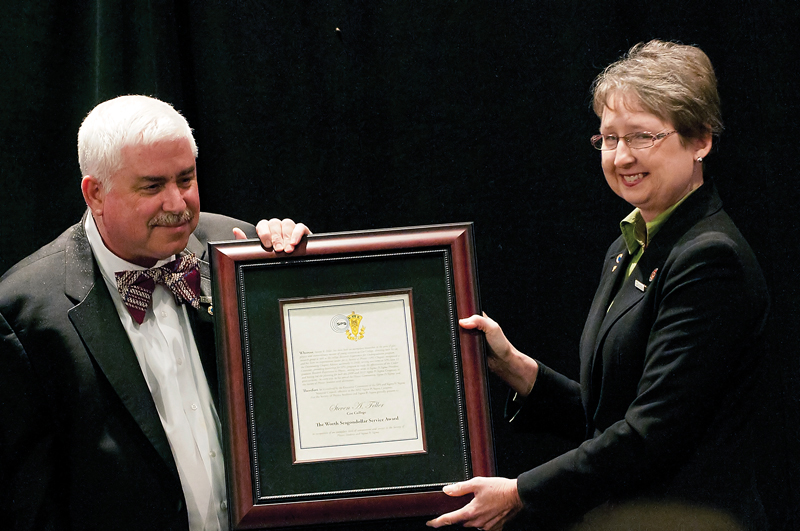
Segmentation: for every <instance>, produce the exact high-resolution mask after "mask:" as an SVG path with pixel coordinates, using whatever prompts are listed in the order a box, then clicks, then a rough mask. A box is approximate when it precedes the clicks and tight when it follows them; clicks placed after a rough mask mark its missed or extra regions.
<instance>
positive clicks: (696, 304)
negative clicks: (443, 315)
mask: <svg viewBox="0 0 800 531" xmlns="http://www.w3.org/2000/svg"><path fill="white" fill-rule="evenodd" d="M593 93H594V110H595V112H596V113H597V115H598V117H600V134H599V135H595V136H594V137H593V138H592V144H593V145H594V147H596V148H597V149H599V150H601V157H602V167H603V173H604V175H605V178H606V181H607V182H608V185H609V186H610V187H611V189H612V190H613V191H614V193H616V194H617V195H619V196H620V197H622V198H623V199H625V200H626V201H627V202H628V203H630V204H631V205H632V206H634V207H635V209H634V211H633V212H632V213H631V214H630V215H629V216H628V217H626V218H625V220H623V222H622V223H621V228H622V233H623V235H622V236H621V237H620V238H619V239H618V240H617V241H615V242H614V243H613V244H612V245H611V247H610V248H609V250H608V253H607V255H606V259H605V262H604V264H603V269H602V276H601V280H600V287H599V288H598V290H597V293H596V295H595V298H594V301H593V303H592V307H591V310H590V313H589V317H588V319H587V321H586V325H585V327H584V331H583V336H582V338H581V345H580V359H581V370H580V383H577V382H574V381H571V380H569V379H568V378H566V377H564V376H562V375H560V374H558V373H555V372H554V371H552V370H551V369H549V368H547V367H546V366H545V365H543V364H542V363H540V362H537V361H535V360H534V359H533V358H530V357H528V356H526V355H525V354H522V353H521V352H520V351H518V350H517V349H516V348H514V347H513V346H512V345H511V343H510V342H509V341H508V340H507V339H506V338H505V336H504V334H503V332H502V330H501V329H500V327H499V326H498V325H497V323H495V322H494V321H492V320H491V319H489V318H488V317H486V316H477V315H474V316H472V317H469V318H467V319H463V320H462V321H461V326H463V327H464V328H470V329H473V328H475V329H479V330H481V331H483V332H484V333H485V334H486V339H487V342H488V344H489V347H490V351H491V353H490V356H489V359H488V362H489V367H490V369H491V370H493V371H494V372H495V373H497V374H498V375H500V376H501V377H502V378H503V379H504V380H505V381H506V382H507V383H508V384H509V385H510V387H511V388H512V389H513V390H514V391H515V392H516V396H515V397H514V399H513V404H512V405H513V406H514V408H515V409H514V411H513V415H511V422H512V423H514V424H517V425H520V426H523V427H524V426H536V427H537V428H541V427H550V426H551V425H552V427H553V428H555V429H559V430H561V431H562V432H563V431H569V430H570V429H571V430H572V431H573V432H578V433H580V436H581V437H580V439H581V440H583V442H582V443H581V444H580V446H578V447H577V448H575V449H574V450H572V451H569V452H567V453H565V454H563V455H561V456H559V457H557V458H556V459H553V460H552V461H550V462H547V463H545V464H543V465H541V466H539V467H536V468H534V469H533V470H530V471H527V472H525V473H523V474H521V475H520V476H519V477H518V478H517V479H515V480H510V479H505V478H474V479H472V480H469V481H466V482H463V483H459V484H456V485H450V486H448V487H446V488H445V492H446V493H447V494H450V495H453V496H461V495H464V494H468V493H472V494H474V496H475V498H474V499H473V500H472V501H471V502H470V503H469V504H467V505H466V506H465V507H464V508H462V509H460V510H458V511H455V512H452V513H448V514H446V515H443V516H440V517H439V518H437V519H435V520H432V521H431V522H429V525H431V526H433V527H439V526H441V525H447V524H453V523H461V524H463V525H464V526H466V527H479V528H483V529H487V530H498V529H502V527H503V525H504V524H505V523H506V522H508V521H509V520H511V519H512V518H514V517H515V515H516V514H517V513H518V512H519V511H523V514H524V516H525V517H527V518H528V519H529V521H530V522H531V524H532V527H533V528H544V529H551V528H559V526H562V525H564V524H566V523H569V522H570V521H571V520H574V519H576V518H580V516H581V515H583V514H585V513H586V512H588V511H589V510H591V509H592V508H594V507H597V506H599V505H604V508H606V509H608V508H611V507H618V506H619V505H620V504H628V503H633V502H634V501H635V502H637V503H640V504H647V503H649V504H651V505H650V506H651V507H652V504H653V503H656V504H663V505H667V504H668V505H669V507H679V508H680V507H685V508H688V507H693V508H695V509H702V510H709V511H714V512H715V513H716V514H719V515H722V516H723V517H724V518H726V519H729V520H728V521H732V520H737V521H738V525H742V526H746V527H748V528H752V529H763V528H764V527H765V526H766V524H765V520H764V518H765V517H764V513H763V508H762V506H761V504H760V500H759V497H758V492H757V490H756V488H755V479H754V473H753V467H752V464H751V463H750V461H749V459H748V455H749V453H750V452H751V451H752V448H751V447H749V446H748V445H749V441H750V437H751V433H750V430H751V426H750V423H751V420H752V417H751V411H752V408H753V403H754V401H753V400H752V396H751V395H752V393H754V392H755V390H754V385H755V378H756V374H757V370H756V369H757V366H758V363H759V355H760V351H759V341H760V338H761V335H762V331H763V328H764V323H765V320H766V315H767V310H768V305H769V303H768V295H767V292H766V284H765V281H764V278H763V275H762V273H761V269H760V267H759V265H758V263H757V262H756V259H755V256H754V254H753V252H752V250H751V249H750V247H749V246H748V244H747V242H746V241H745V240H744V238H743V237H742V235H741V234H740V233H739V231H738V230H737V229H736V227H735V226H734V224H733V222H732V221H731V220H730V218H729V217H728V215H727V214H726V213H725V212H724V211H723V210H722V204H721V202H720V199H719V196H718V195H717V192H716V189H715V187H714V184H713V182H711V181H710V180H706V179H704V176H703V159H704V158H705V157H706V156H707V155H708V154H709V152H710V151H711V146H712V139H713V137H714V136H715V135H717V134H719V133H720V132H721V130H722V123H721V120H720V112H719V97H718V94H717V88H716V78H715V76H714V72H713V69H712V67H711V63H710V61H709V60H708V57H707V56H706V55H705V54H704V53H703V52H702V51H701V50H699V49H698V48H696V47H692V46H684V45H679V44H674V43H668V42H661V41H652V42H649V43H647V44H639V45H636V46H634V47H633V48H632V49H631V50H630V51H629V52H628V54H627V55H626V56H624V57H623V58H622V59H620V60H619V61H617V62H616V63H614V64H612V65H611V66H609V67H608V68H607V69H606V70H605V71H604V72H603V73H602V74H600V76H598V78H597V80H596V81H595V84H594V86H593ZM642 506H644V505H642ZM687 510H688V509H687Z"/></svg>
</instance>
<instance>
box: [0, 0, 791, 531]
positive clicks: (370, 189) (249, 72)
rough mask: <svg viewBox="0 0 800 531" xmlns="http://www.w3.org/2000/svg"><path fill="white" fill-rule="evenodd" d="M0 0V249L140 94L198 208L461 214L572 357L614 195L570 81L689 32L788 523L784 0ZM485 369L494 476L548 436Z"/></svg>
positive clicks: (50, 229)
mask: <svg viewBox="0 0 800 531" xmlns="http://www.w3.org/2000/svg"><path fill="white" fill-rule="evenodd" d="M3 4H4V6H3V9H2V10H0V30H1V31H2V35H3V44H2V46H0V73H1V74H2V81H0V102H1V103H2V105H0V134H2V138H1V140H2V141H0V180H1V184H2V187H0V190H2V191H0V204H2V209H3V210H2V212H3V214H2V222H1V223H0V249H2V250H1V251H0V253H2V255H0V271H4V270H5V269H7V268H8V267H10V266H11V265H13V263H15V262H16V261H18V260H19V259H21V258H23V257H24V256H26V255H27V254H29V253H31V252H32V251H34V250H35V249H36V248H38V247H39V246H41V245H43V244H44V243H46V242H48V241H50V240H51V239H52V238H53V237H55V236H56V235H57V234H59V233H60V232H61V231H63V230H64V229H65V228H67V227H68V226H69V225H71V224H73V223H75V222H76V221H77V220H78V219H79V217H80V215H81V214H82V212H83V209H84V205H83V201H82V198H81V195H80V191H79V180H80V172H79V169H78V164H77V156H76V149H75V144H76V135H77V130H78V127H79V125H80V122H81V120H82V118H83V117H84V116H85V115H86V113H88V111H89V110H90V109H91V108H92V107H93V106H94V105H95V104H96V103H99V102H100V101H103V100H106V99H108V98H111V97H114V96H117V95H120V94H128V93H142V94H148V95H152V96H156V97H158V98H161V99H163V100H166V101H169V102H171V103H173V104H174V105H175V107H176V108H177V109H179V110H180V111H181V112H182V113H183V114H184V115H185V116H186V117H187V118H188V120H189V123H190V124H191V125H192V127H193V128H194V129H195V132H196V139H197V142H198V146H199V149H200V156H199V159H198V167H199V178H200V187H201V202H202V206H203V209H204V210H207V211H213V212H219V213H223V214H228V215H233V216H236V217H240V218H242V219H246V220H250V221H256V220H258V219H260V218H262V217H271V216H279V217H292V218H294V219H295V220H300V221H303V222H305V223H307V224H308V225H309V226H310V227H311V228H312V230H314V231H315V232H325V231H341V230H351V229H369V228H380V227H391V226H406V225H421V224H430V223H445V222H460V221H474V222H475V227H476V240H477V253H478V265H479V274H480V278H481V292H482V301H483V306H484V309H485V310H486V311H487V312H488V313H489V314H490V315H491V316H493V317H494V318H496V319H497V320H498V321H499V322H500V323H501V324H502V325H503V327H504V330H505V331H506V333H507V335H508V336H509V338H510V339H511V340H512V341H513V342H514V343H515V345H516V346H518V347H519V348H520V349H521V350H523V351H524V352H527V353H530V354H532V355H535V356H537V357H539V358H540V359H542V360H543V361H544V362H545V363H547V364H548V365H550V366H552V367H554V368H556V369H559V370H561V371H563V372H565V373H566V374H568V375H571V376H573V377H576V376H577V369H578V358H577V345H578V339H579V337H580V332H581V328H582V324H583V320H584V318H585V316H586V313H587V310H588V307H589V303H590V301H591V297H592V295H593V293H594V289H595V287H596V284H597V281H598V278H599V273H600V262H601V260H602V256H603V252H604V251H605V249H606V247H607V245H608V244H609V243H610V242H611V241H612V240H613V239H614V238H615V237H616V236H617V234H618V227H617V224H618V220H619V219H620V218H621V217H622V216H624V215H625V214H627V213H628V211H629V210H630V207H629V206H628V205H626V204H625V203H624V202H622V201H621V200H620V199H618V198H616V196H614V195H613V194H612V193H611V192H610V191H609V190H608V188H607V186H606V184H605V182H604V180H603V177H602V173H601V171H600V167H599V159H600V157H599V154H598V153H597V152H595V151H594V150H593V149H592V148H591V146H590V145H589V142H588V138H589V136H591V135H592V134H594V133H595V132H596V130H597V126H598V120H597V118H596V117H595V116H594V114H593V113H592V111H591V109H590V94H589V86H590V84H591V82H592V80H593V79H594V77H595V76H596V75H597V74H598V73H599V71H600V70H601V69H602V68H603V67H605V66H606V65H607V64H609V63H610V62H612V61H613V60H615V59H617V58H618V57H619V56H620V55H621V54H622V53H623V52H624V51H626V50H627V49H628V48H629V47H630V46H631V45H633V44H635V43H636V42H639V41H642V40H649V39H651V38H661V39H667V40H678V41H681V42H683V43H686V44H697V45H699V46H700V47H701V48H702V49H703V50H704V51H706V53H708V55H709V56H710V57H711V60H712V62H713V64H714V65H715V68H716V71H717V75H718V78H719V84H720V93H721V96H722V101H723V119H724V121H725V125H726V131H725V132H724V133H723V135H722V137H721V138H720V140H719V142H718V143H717V146H716V148H715V150H714V151H713V152H712V154H711V155H710V156H709V157H708V158H707V166H706V175H710V176H713V177H714V178H715V179H716V182H717V185H718V187H719V189H720V193H721V195H722V197H723V200H724V201H725V205H726V209H727V211H728V212H729V213H730V214H731V216H732V217H733V218H734V220H735V221H736V222H737V224H738V225H739V227H740V229H741V230H742V232H743V233H744V234H745V236H746V237H747V239H748V240H749V242H750V243H751V245H752V246H753V248H754V249H755V251H756V254H757V255H758V257H759V260H760V262H761V265H762V267H763V268H764V271H765V275H766V277H767V280H768V283H769V287H770V290H771V295H772V298H773V305H772V313H771V316H772V317H771V322H770V334H769V337H770V349H769V353H767V352H765V353H764V356H765V360H766V363H767V364H768V366H769V369H770V382H769V384H770V385H769V391H770V392H769V396H768V397H766V398H765V401H764V420H765V426H766V431H765V433H764V447H762V448H759V449H758V450H757V452H758V453H759V459H760V461H761V462H762V464H763V470H764V475H763V478H762V481H763V483H762V485H761V486H762V488H763V489H764V491H765V493H766V494H767V508H768V510H769V511H770V513H771V514H772V515H773V524H774V526H775V527H776V528H778V529H793V528H795V527H796V526H800V523H798V521H797V515H796V512H797V507H798V506H800V493H799V492H798V487H797V480H798V478H797V475H796V471H797V460H796V458H795V455H796V453H797V440H798V437H800V428H798V426H800V423H798V421H800V415H798V394H797V392H796V391H795V388H796V386H797V385H798V383H800V378H798V366H799V364H798V356H797V353H798V351H800V349H799V348H798V347H800V345H798V311H797V308H796V307H797V304H796V302H795V301H796V299H797V291H798V288H797V279H796V276H795V275H796V270H797V267H796V262H797V260H798V244H797V241H798V235H800V223H798V221H797V219H796V215H795V205H796V204H797V203H798V187H797V186H796V184H795V179H796V176H797V170H798V162H797V155H798V149H797V148H796V145H797V135H798V127H797V126H798V124H797V116H798V110H800V109H798V107H800V105H798V98H797V84H796V78H797V75H796V71H797V68H798V47H797V45H796V43H795V37H794V35H795V33H796V28H797V27H798V22H800V16H798V15H799V9H798V7H797V4H796V3H795V2H793V1H788V0H785V1H782V0H766V1H748V0H734V1H729V2H725V3H723V4H721V5H717V3H716V2H700V1H695V2H675V1H660V2H654V1H650V2H631V1H630V0H628V1H625V2H621V1H617V0H606V1H586V0H580V1H578V0H565V1H558V2H555V1H549V2H544V1H528V2H521V1H511V0H506V1H488V0H483V1H481V0H451V1H428V2H424V1H414V0H396V1H390V0H369V1H366V0H353V1H329V2H323V1H321V2H302V1H301V2H298V1H296V0H281V1H269V2H267V1H255V0H250V1H242V0H238V1H237V0H229V1H226V2H221V1H213V0H206V1H199V0H198V1H191V0H173V1H166V0H165V1H162V2H152V1H144V0H127V1H125V0H97V1H95V2H71V1H56V0H51V1H42V0H31V1H16V2H14V1H4V2H3ZM337 28H338V29H339V31H337ZM490 384H491V389H492V395H493V398H494V400H495V403H494V412H495V417H496V420H495V428H496V446H497V454H498V455H497V457H498V463H499V469H500V473H501V474H502V475H505V476H511V477H513V476H515V475H516V474H518V473H519V472H521V471H523V470H525V469H526V468H528V467H530V466H533V465H535V464H537V463H539V462H541V461H543V460H545V459H547V458H549V457H551V456H553V455H556V454H557V453H559V452H561V451H563V450H564V449H565V446H564V443H563V441H560V440H558V439H555V438H550V437H545V436H529V437H521V436H519V435H516V434H512V433H509V432H508V431H507V429H506V427H505V426H504V425H503V424H502V422H500V417H501V415H500V413H501V408H502V400H503V398H504V392H505V390H504V388H503V386H502V384H500V383H499V382H498V381H497V380H492V381H491V382H490ZM365 528H367V529H370V528H385V529H421V528H422V524H421V523H420V522H394V523H387V524H382V525H380V526H366V527H365Z"/></svg>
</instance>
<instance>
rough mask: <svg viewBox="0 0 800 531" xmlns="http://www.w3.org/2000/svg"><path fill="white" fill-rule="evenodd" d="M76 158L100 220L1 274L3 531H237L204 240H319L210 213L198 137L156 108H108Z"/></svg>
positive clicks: (277, 243) (129, 99)
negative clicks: (200, 179) (203, 195)
mask: <svg viewBox="0 0 800 531" xmlns="http://www.w3.org/2000/svg"><path fill="white" fill-rule="evenodd" d="M78 152H79V160H80V165H81V171H82V174H83V176H84V177H83V179H82V181H81V190H82V193H83V196H84V199H85V200H86V204H87V206H88V210H87V213H86V214H85V215H84V217H83V219H82V220H81V221H80V222H79V223H77V224H76V225H74V226H72V227H70V228H69V229H67V230H66V231H65V232H64V233H63V234H62V235H61V236H59V237H58V238H57V239H56V240H54V241H53V242H51V243H49V244H48V245H46V246H44V247H42V248H41V249H40V250H38V251H37V252H35V253H34V254H32V255H31V256H29V257H27V258H26V259H24V260H23V261H22V262H20V263H19V264H17V265H16V266H14V267H13V268H11V269H10V270H9V271H8V272H7V273H6V274H5V275H4V276H3V277H2V279H0V433H2V438H0V452H1V455H2V461H1V464H0V466H2V468H1V469H0V470H2V474H0V514H2V515H3V516H2V518H3V521H4V522H5V524H4V529H74V530H79V529H80V530H83V529H117V530H124V529H130V530H134V529H135V530H137V531H142V530H148V529H152V530H158V531H164V530H191V531H199V530H225V529H227V528H228V517H227V512H226V509H227V507H226V487H225V475H224V463H223V462H222V453H221V450H220V427H219V418H218V416H217V410H216V407H215V399H216V369H215V353H214V340H213V328H212V322H211V317H210V315H209V311H208V310H209V308H208V303H207V301H208V299H207V298H206V297H207V296H208V295H209V293H208V288H209V286H210V283H209V271H208V264H207V263H206V262H205V259H206V248H205V247H206V242H207V241H209V240H221V239H231V237H234V236H235V237H236V238H245V237H255V236H258V237H259V238H260V239H261V241H262V243H263V245H264V246H265V247H266V248H268V249H269V248H273V249H274V250H276V251H281V250H283V251H285V252H292V250H293V249H294V246H295V245H297V244H298V243H299V241H300V240H301V238H302V237H303V235H305V234H308V233H309V231H308V229H307V228H306V227H305V226H304V225H302V224H295V223H294V222H292V221H291V220H283V221H279V220H277V219H273V220H270V221H266V220H262V221H261V222H260V223H259V224H258V226H257V227H253V226H252V225H250V224H246V223H243V222H240V221H237V220H234V219H232V218H227V217H224V216H219V215H214V214H205V213H202V214H201V213H200V202H199V196H198V190H197V168H196V165H195V158H196V156H197V147H196V145H195V142H194V139H193V137H192V133H191V129H190V128H189V125H188V124H187V123H186V120H185V119H184V118H183V117H182V116H181V115H180V114H178V113H177V112H176V111H175V110H174V109H173V108H172V107H171V106H169V105H168V104H166V103H164V102H161V101H158V100H155V99H153V98H148V97H145V96H123V97H120V98H116V99H113V100H110V101H107V102H104V103H102V104H100V105H98V106H97V107H96V108H95V109H94V110H92V112H91V113H90V114H89V115H88V116H87V117H86V119H85V120H84V122H83V124H82V125H81V128H80V132H79V134H78ZM173 260H174V261H173ZM161 266H164V267H161ZM149 268H154V269H149ZM198 285H199V286H198ZM167 286H170V288H168V287H167ZM198 287H199V288H200V290H199V291H200V293H198V292H197V288H198ZM172 289H175V290H176V293H175V294H174V293H173V291H171V290H172ZM150 291H152V293H150ZM179 300H183V301H184V302H186V304H181V303H180V302H179ZM201 300H202V301H203V304H201V303H200V301H201Z"/></svg>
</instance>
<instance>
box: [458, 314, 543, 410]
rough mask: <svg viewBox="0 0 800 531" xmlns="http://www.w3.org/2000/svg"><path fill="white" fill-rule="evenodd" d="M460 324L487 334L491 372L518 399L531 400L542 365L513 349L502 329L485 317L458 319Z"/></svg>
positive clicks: (476, 316)
mask: <svg viewBox="0 0 800 531" xmlns="http://www.w3.org/2000/svg"><path fill="white" fill-rule="evenodd" d="M458 324H459V325H461V327H462V328H465V329H467V330H473V329H477V330H480V331H481V332H483V333H484V334H485V336H486V343H487V344H488V345H489V356H488V357H487V358H486V361H487V362H488V364H489V369H491V371H492V372H493V373H495V374H497V375H498V376H499V377H500V378H502V379H503V380H505V382H506V383H507V384H508V385H509V386H510V387H511V388H512V389H514V391H516V392H517V393H518V394H519V395H521V396H528V395H529V394H530V392H531V389H532V388H533V384H534V382H535V381H536V376H537V375H538V374H539V364H538V363H536V361H535V360H534V359H533V358H531V357H529V356H526V355H525V354H523V353H522V352H520V351H519V350H517V349H516V348H514V345H512V344H511V342H510V341H509V340H508V339H506V335H505V334H504V333H503V329H502V328H500V325H499V324H497V323H496V322H494V321H493V320H492V319H490V318H489V316H487V315H486V314H485V313H484V314H483V315H472V316H470V317H467V318H465V319H459V321H458Z"/></svg>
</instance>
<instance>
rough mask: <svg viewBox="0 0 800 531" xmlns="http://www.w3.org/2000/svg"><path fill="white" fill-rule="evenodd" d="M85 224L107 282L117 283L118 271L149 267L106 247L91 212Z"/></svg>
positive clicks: (157, 264) (172, 258)
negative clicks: (121, 256) (116, 274)
mask: <svg viewBox="0 0 800 531" xmlns="http://www.w3.org/2000/svg"><path fill="white" fill-rule="evenodd" d="M83 226H84V229H85V230H86V237H87V238H88V240H89V245H90V246H91V248H92V253H94V258H95V260H97V265H99V266H100V272H101V273H102V274H103V278H104V279H105V280H106V282H109V283H111V285H113V286H116V285H117V277H116V276H115V275H114V273H115V272H116V271H138V270H144V269H148V268H146V267H142V266H140V265H137V264H133V263H131V262H128V261H127V260H124V259H122V258H120V257H119V256H117V255H115V254H114V253H113V252H112V251H111V250H110V249H109V248H108V247H106V244H105V242H104V241H103V238H102V237H101V236H100V231H99V230H98V229H97V224H96V223H95V221H94V217H92V214H91V213H89V215H88V216H86V221H85V222H84V225H83ZM174 258H175V257H174V256H171V257H169V258H166V259H164V260H159V261H158V262H157V263H156V265H154V266H153V267H158V266H162V265H164V264H166V263H168V262H170V261H172V260H174Z"/></svg>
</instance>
